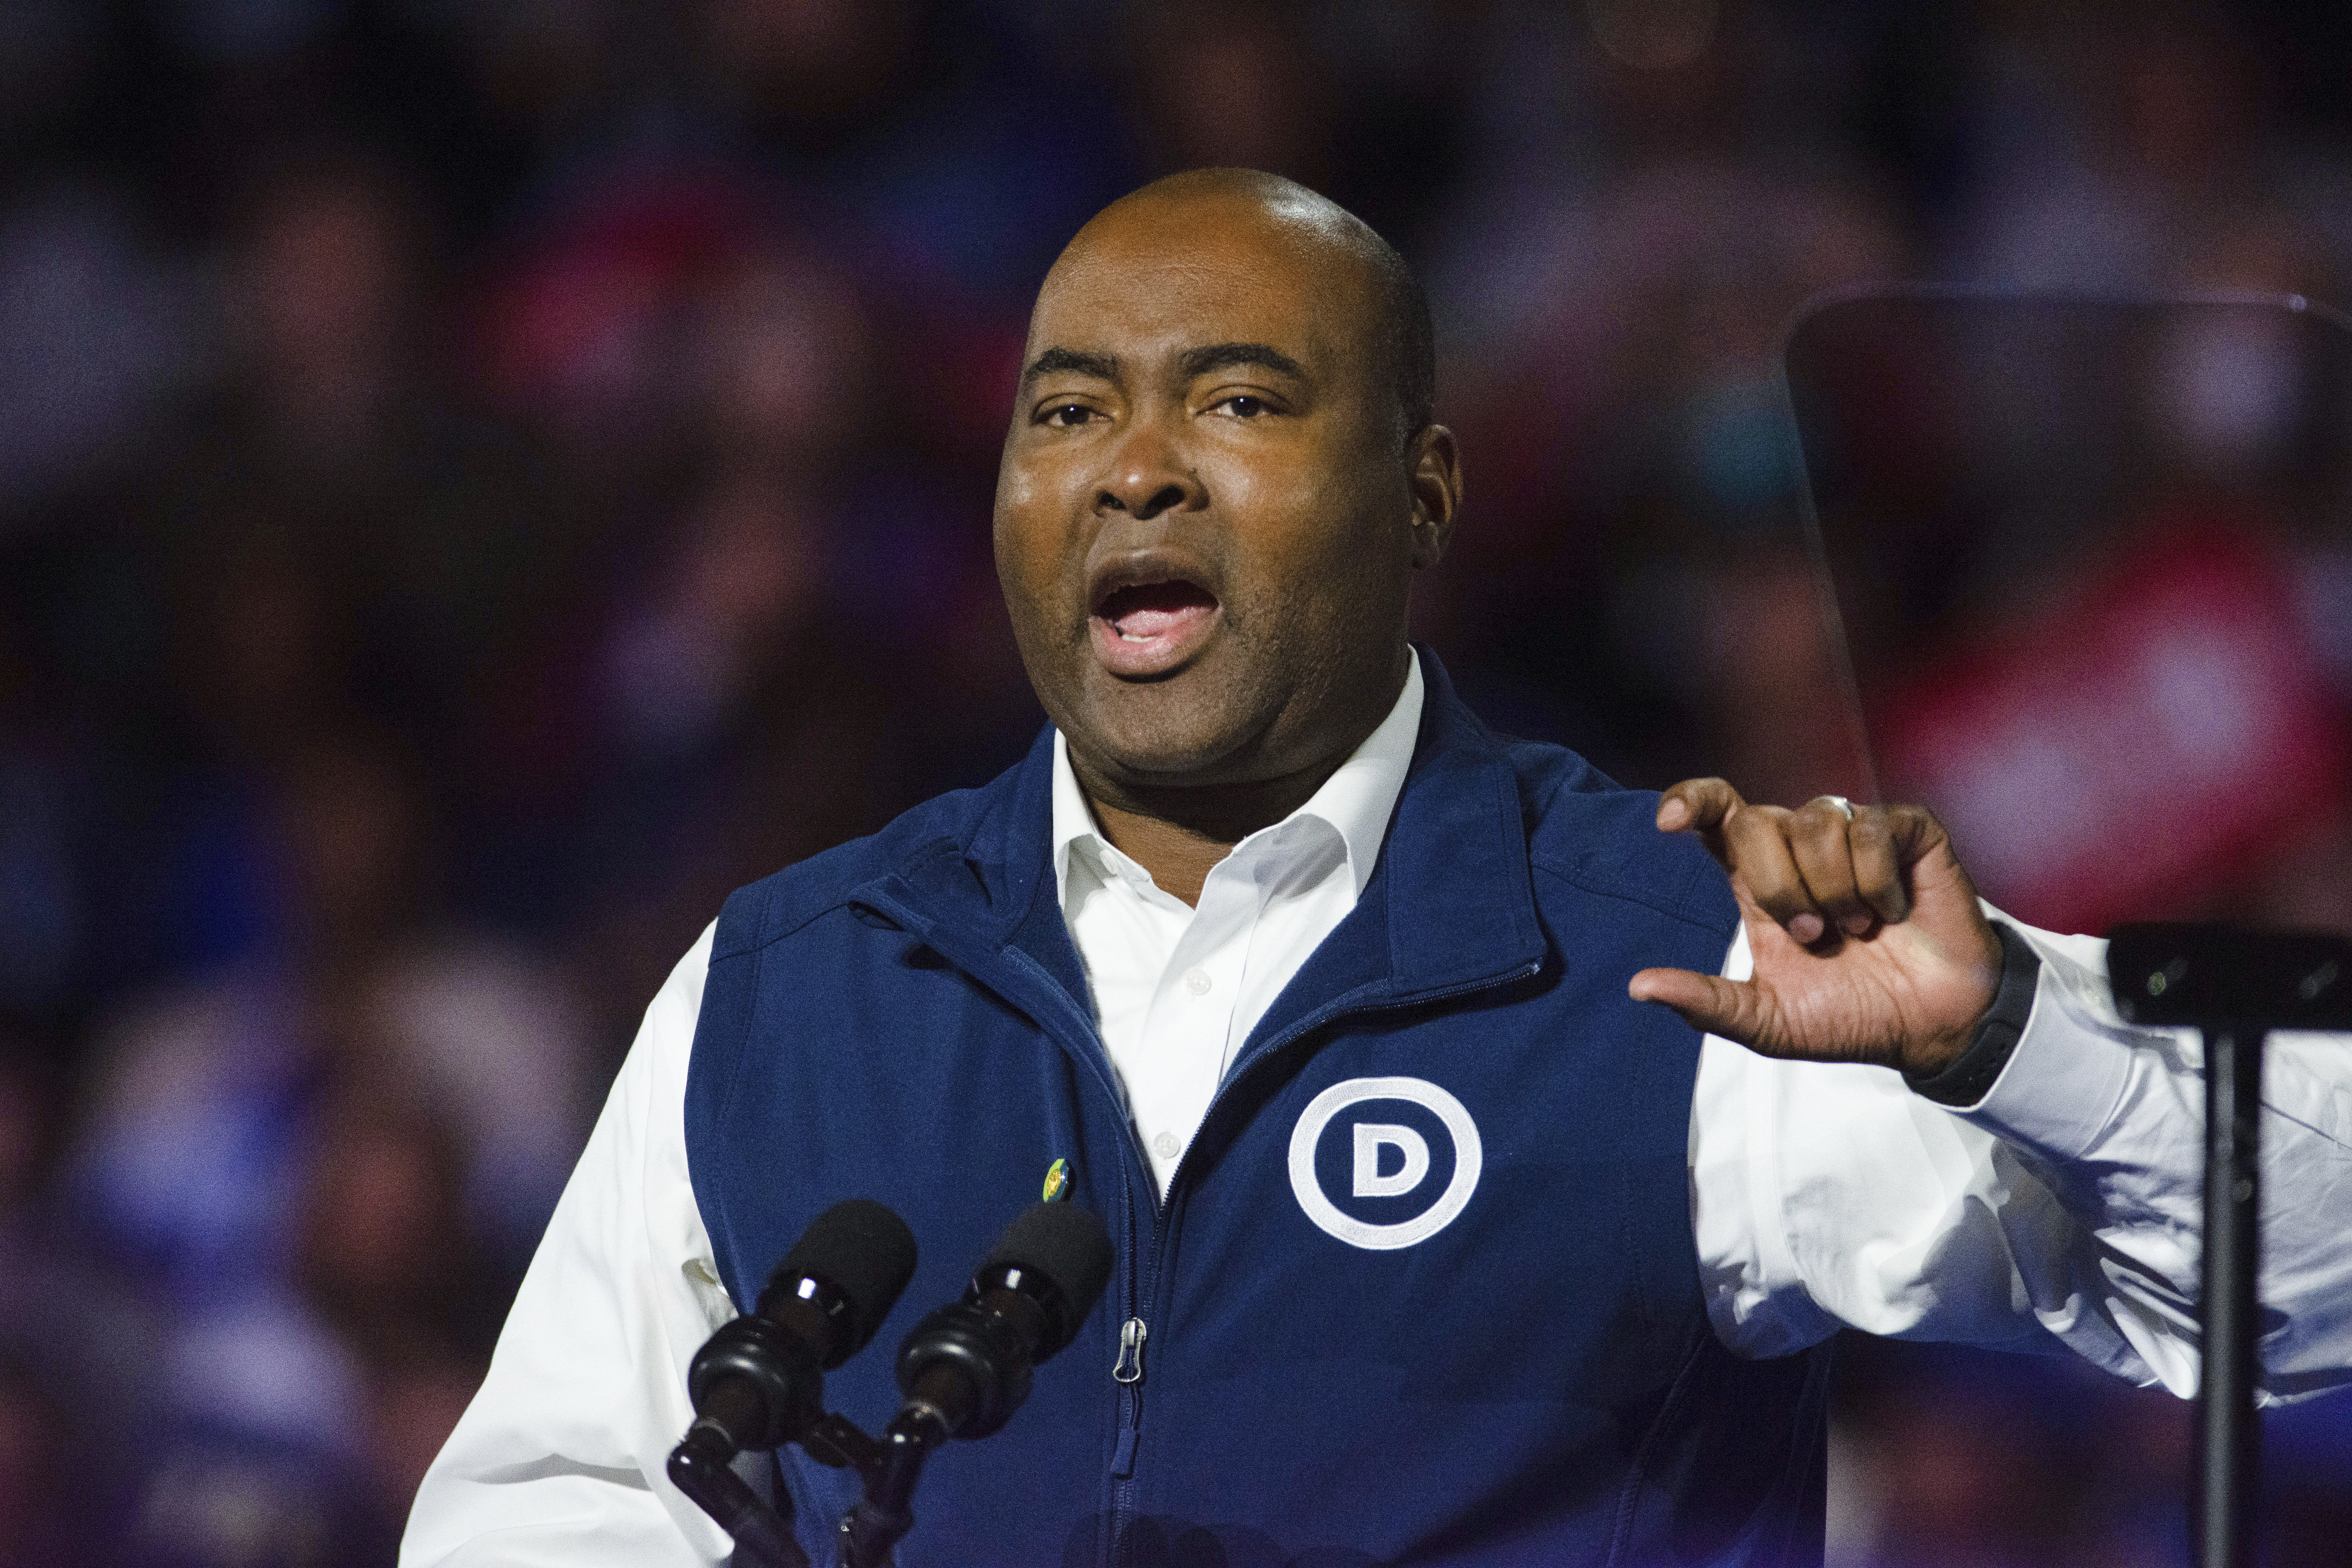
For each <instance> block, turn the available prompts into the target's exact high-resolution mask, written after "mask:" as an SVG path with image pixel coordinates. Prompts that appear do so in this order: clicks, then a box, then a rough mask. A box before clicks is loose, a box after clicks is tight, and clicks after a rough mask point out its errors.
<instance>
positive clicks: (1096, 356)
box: [1021, 343, 1307, 386]
mask: <svg viewBox="0 0 2352 1568" xmlns="http://www.w3.org/2000/svg"><path fill="white" fill-rule="evenodd" d="M1244 365H1255V366H1256V367H1258V368H1259V369H1261V370H1270V371H1273V372H1275V373H1276V374H1280V375H1288V376H1296V377H1297V378H1298V379H1299V380H1301V381H1304V380H1305V379H1306V378H1307V372H1306V371H1305V370H1304V369H1303V368H1302V367H1301V366H1300V365H1299V363H1298V362H1297V360H1295V359H1292V358H1291V357H1290V356H1289V355H1288V354H1286V353H1283V352H1282V351H1281V350H1280V349H1278V348H1276V347H1274V346H1273V345H1272V344H1271V343H1211V344H1210V345H1209V346H1208V347H1206V348H1198V349H1187V350H1185V351H1184V353H1183V354H1182V356H1181V357H1180V358H1179V359H1178V360H1177V362H1176V370H1177V374H1180V375H1181V376H1183V378H1184V379H1185V380H1187V381H1190V380H1192V378H1193V377H1194V376H1200V375H1206V374H1209V373H1210V372H1211V371H1216V370H1233V369H1236V368H1238V367H1241V366H1244ZM1063 374H1069V375H1087V376H1092V377H1094V378H1095V379H1096V380H1097V381H1117V380H1118V356H1117V355H1115V354H1104V353H1089V352H1087V350H1084V349H1065V348H1051V349H1047V350H1046V351H1045V353H1041V354H1039V355H1038V356H1037V357H1036V359H1035V360H1034V361H1032V362H1031V363H1030V366H1029V368H1028V369H1027V370H1025V371H1024V372H1022V373H1021V384H1022V385H1024V386H1026V385H1028V384H1030V383H1031V382H1033V381H1035V380H1036V379H1038V378H1039V377H1040V376H1046V375H1063Z"/></svg>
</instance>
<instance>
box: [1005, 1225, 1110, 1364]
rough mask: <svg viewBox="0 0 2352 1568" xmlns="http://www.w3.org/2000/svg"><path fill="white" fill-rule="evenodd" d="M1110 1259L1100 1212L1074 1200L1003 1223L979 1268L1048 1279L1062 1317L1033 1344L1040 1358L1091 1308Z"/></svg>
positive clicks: (1107, 1275)
mask: <svg viewBox="0 0 2352 1568" xmlns="http://www.w3.org/2000/svg"><path fill="white" fill-rule="evenodd" d="M1111 1258H1112V1253H1111V1245H1110V1233H1109V1232H1108V1230H1106V1229H1104V1228H1103V1222H1102V1219H1101V1216H1099V1215H1097V1214H1096V1213H1095V1212H1094V1211H1093V1210H1092V1209H1087V1208H1081V1207H1079V1206H1078V1205H1076V1204H1072V1203H1046V1204H1038V1205H1035V1206H1034V1207H1033V1208H1031V1209H1030V1210H1029V1212H1028V1213H1027V1214H1024V1215H1022V1216H1021V1217H1020V1218H1019V1219H1016V1220H1014V1221H1013V1223H1012V1224H1011V1225H1009V1226H1005V1227H1004V1234H1003V1236H1002V1237H998V1238H997V1242H996V1246H995V1247H993V1248H992V1249H991V1250H990V1252H989V1254H988V1260H987V1261H986V1262H984V1263H982V1265H981V1272H982V1273H983V1274H985V1273H988V1272H989V1271H990V1270H992V1269H995V1268H1008V1267H1010V1268H1023V1269H1026V1270H1030V1271H1033V1272H1034V1273H1037V1274H1041V1275H1043V1276H1045V1278H1046V1279H1050V1280H1052V1281H1053V1283H1054V1289H1055V1291H1056V1292H1057V1293H1059V1295H1060V1296H1061V1298H1062V1306H1063V1309H1064V1317H1063V1321H1061V1322H1060V1323H1058V1324H1055V1326H1054V1328H1053V1329H1052V1330H1051V1331H1049V1335H1048V1338H1047V1340H1045V1341H1043V1342H1040V1343H1039V1344H1038V1346H1037V1350H1036V1352H1035V1353H1036V1359H1037V1360H1039V1361H1044V1360H1045V1358H1046V1357H1047V1356H1049V1355H1051V1354H1053V1353H1054V1352H1055V1351H1057V1350H1060V1349H1061V1348H1062V1347H1063V1346H1064V1345H1066V1344H1067V1343H1068V1342H1070V1339H1071V1336H1073V1335H1075V1334H1076V1332H1077V1331H1078V1325H1079V1324H1080V1323H1082V1322H1084V1321H1086V1318H1087V1313H1088V1312H1091V1311H1093V1310H1094V1309H1095V1302H1096V1301H1097V1300H1100V1299H1101V1297H1102V1293H1103V1287H1104V1286H1105V1285H1108V1284H1109V1283H1110V1268H1111Z"/></svg>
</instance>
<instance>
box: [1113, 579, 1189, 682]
mask: <svg viewBox="0 0 2352 1568" xmlns="http://www.w3.org/2000/svg"><path fill="white" fill-rule="evenodd" d="M1216 614H1217V596H1216V595H1214V594H1212V593H1210V592H1209V591H1208V590H1207V589H1206V588H1203V587H1202V586H1201V585H1200V584H1197V583H1191V582H1186V581H1184V580H1183V579H1181V578H1171V579H1170V580H1168V581H1166V582H1160V583H1131V584H1127V585H1126V586H1124V587H1121V588H1116V589H1113V590H1112V591H1111V592H1110V593H1108V594H1106V595H1103V596H1102V599H1101V602H1100V603H1098V604H1097V605H1096V606H1095V613H1094V627H1095V646H1096V647H1097V649H1098V650H1099V651H1100V653H1101V655H1102V657H1103V660H1104V662H1105V663H1106V664H1108V666H1109V667H1110V668H1112V669H1113V670H1115V671H1117V672H1118V673H1119V674H1122V675H1150V674H1156V673H1159V672H1160V671H1161V670H1164V669H1166V668H1169V667H1170V666H1171V665H1173V664H1175V663H1176V662H1178V661H1179V660H1181V658H1184V657H1185V656H1186V655H1187V654H1189V653H1191V652H1192V649H1193V648H1194V647H1197V646H1198V645H1199V643H1200V641H1201V639H1202V637H1206V636H1207V635H1208V630H1209V626H1210V623H1211V622H1213V620H1214V619H1215V618H1216Z"/></svg>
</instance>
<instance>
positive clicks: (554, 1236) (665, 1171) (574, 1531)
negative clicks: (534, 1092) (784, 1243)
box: [400, 930, 735, 1568]
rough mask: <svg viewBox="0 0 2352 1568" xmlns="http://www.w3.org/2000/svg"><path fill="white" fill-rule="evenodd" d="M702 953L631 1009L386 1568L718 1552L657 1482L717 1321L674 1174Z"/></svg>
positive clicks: (720, 1301)
mask: <svg viewBox="0 0 2352 1568" xmlns="http://www.w3.org/2000/svg"><path fill="white" fill-rule="evenodd" d="M711 940H712V932H711V931H709V930H706V931H704V932H703V933H702V937H701V940H699V941H698V942H696V943H695V944H694V946H693V947H692V948H691V949H689V950H688V952H687V954H686V956H685V957H684V958H683V959H681V960H680V961H679V963H678V965H677V969H676V970H675V971H673V972H672V973H671V974H670V977H669V980H668V981H667V984H664V985H663V986H662V988H661V990H660V991H659V992H658V993H657V994H656V995H655V997H654V1000H653V1005H651V1006H650V1007H648V1008H647V1009H646V1018H645V1024H644V1026H643V1027H642V1028H641V1029H640V1030H639V1031H638V1033H637V1037H636V1041H635V1045H634V1046H632V1047H631V1048H630V1051H629V1055H628V1058H627V1060H626V1061H625V1063H624V1064H623V1066H622V1068H621V1071H620V1076H619V1077H618V1078H617V1079H615V1080H614V1085H613V1091H612V1095H611V1097H610V1098H609V1099H608V1100H606V1101H605V1103H604V1111H603V1113H602V1115H600V1116H599V1117H598V1119H597V1121H596V1127H595V1131H593V1133H591V1134H590V1136H589V1139H588V1146H587V1149H586V1151H585V1152H583V1153H582V1155H581V1157H580V1163H579V1165H578V1166H577V1167H576V1168H575V1169H574V1170H573V1171H572V1179H571V1181H570V1183H569V1184H567V1185H566V1186H565V1188H564V1190H563V1196H562V1201H561V1202H559V1203H558V1204H557V1205H556V1208H555V1214H554V1217H553V1218H552V1219H551V1221H550V1222H549V1224H548V1228H547V1234H546V1236H545V1237H544V1238H543V1239H542V1240H541V1242H540V1246H539V1251H538V1253H537V1255H536V1256H535V1257H533V1258H532V1259H531V1264H530V1271H529V1272H528V1273H526V1274H525V1275H524V1277H523V1281H522V1287H521V1289H520V1291H518V1292H517V1294H516V1297H515V1303H514V1307H513V1310H511V1311H510V1312H509V1314H508V1317H507V1322H506V1327H505V1329H504V1331H502V1332H501V1333H500V1334H499V1343H498V1349H497V1351H496V1352H495V1353H494V1354H493V1355H492V1357H491V1360H490V1370H489V1374H488V1377H487V1378H486V1379H485V1380H484V1382H483V1384H482V1387H481V1391H480V1392H479V1393H478V1394H476V1395H475V1396H474V1402H473V1404H472V1405H470V1406H468V1407H467V1411H466V1414H465V1415H464V1416H463V1417H462V1418H461V1419H460V1420H459V1421H458V1423H457V1430H456V1431H454V1432H453V1433H452V1434H451V1435H450V1437H449V1441H448V1444H447V1446H446V1447H444V1448H443V1449H442V1451H441V1455H440V1457H439V1458H437V1459H436V1460H435V1461H434V1463H433V1466H432V1468H431V1469H430V1470H428V1471H427V1472H426V1474H425V1482H424V1485H423V1486H422V1487H421V1488H420V1489H418V1491H417V1495H416V1501H415V1506H414V1507H413V1508H412V1510H410V1513H409V1518H408V1531H407V1535H406V1538H405V1539H404V1541H403V1542H401V1550H400V1563H401V1568H427V1565H428V1564H451V1565H472V1564H488V1563H497V1564H500V1565H502V1568H557V1565H559V1564H561V1565H562V1568H598V1565H601V1564H611V1565H612V1568H622V1565H624V1564H626V1565H629V1568H648V1565H658V1564H676V1565H678V1568H686V1565H688V1564H710V1563H721V1562H723V1561H724V1560H725V1559H726V1557H727V1554H728V1552H730V1550H731V1547H730V1542H729V1541H728V1538H727V1536H726V1535H725V1534H724V1533H723V1532H722V1531H719V1528H718V1526H717V1525H715V1524H713V1523H712V1522H711V1521H710V1520H709V1517H708V1516H707V1515H705V1514H704V1513H703V1512H702V1511H701V1510H699V1509H698V1508H697V1507H696V1506H695V1505H694V1504H693V1502H691V1501H690V1500H688V1499H687V1498H686V1497H685V1496H684V1495H683V1494H681V1493H680V1492H678V1491H677V1489H676V1488H674V1487H672V1486H671V1485H670V1483H669V1479H668V1478H667V1475H666V1474H665V1472H664V1466H665V1464H666V1462H667V1458H668V1456H669V1450H670V1449H671V1448H672V1447H674V1446H675V1445H676V1444H677V1440H678V1438H679V1437H680V1436H682V1435H684V1433H685V1431H686V1428H687V1426H688V1424H689V1423H690V1422H691V1421H692V1420H693V1418H694V1412H693V1408H692V1406H691V1405H690V1404H689V1403H688V1399H687V1394H686V1366H687V1363H688V1360H690V1359H691V1358H692V1356H693V1354H694V1352H695V1351H696V1350H697V1349H698V1348H699V1347H700V1346H701V1344H702V1342H703V1341H704V1340H705V1339H707V1338H708V1337H709V1334H710V1332H711V1331H712V1330H713V1329H715V1328H717V1327H718V1326H719V1324H721V1323H723V1322H725V1321H727V1320H729V1319H730V1318H732V1317H733V1316H734V1315H735V1310H734V1307H733V1304H732V1303H731V1302H730V1300H729V1298H728V1296H727V1293H726V1291H725V1290H724V1289H722V1288H721V1287H720V1286H719V1276H718V1270H717V1268H716V1267H715V1265H714V1264H713V1262H712V1258H711V1249H710V1242H709V1237H708V1236H707V1235H706V1234H705V1232H704V1230H703V1226H702V1217H701V1215H700V1213H699V1211H698V1209H697V1208H696V1207H695V1202H694V1191H693V1187H692V1185H691V1184H690V1182H689V1180H688V1174H687V1166H686V1125H685V1104H686V1069H687V1061H688V1056H689V1054H690V1053H691V1050H692V1047H693V1044H694V1026H695V1020H696V1017H697V1016H698V1014H699V1013H700V1011H701V1006H702V987H703V981H704V977H705V975H706V973H707V972H708V970H709V962H710V946H711Z"/></svg>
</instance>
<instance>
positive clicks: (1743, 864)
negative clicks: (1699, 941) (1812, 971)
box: [1658, 778, 1972, 947]
mask: <svg viewBox="0 0 2352 1568" xmlns="http://www.w3.org/2000/svg"><path fill="white" fill-rule="evenodd" d="M1849 808H1850V809H1851V815H1848V812H1849ZM1658 826H1659V828H1660V829H1661V830H1662V831H1664V832H1668V833H1694V834H1696V835H1697V836H1698V837H1699V838H1700V840H1701V841H1702V842H1703V843H1705V844H1706V848H1707V852H1708V853H1709V854H1711V855H1713V856H1714V857H1715V858H1716V859H1717V861H1719V862H1720V863H1721V864H1722V866H1723V868H1724V869H1726V870H1727V871H1732V872H1736V873H1738V877H1739V879H1740V883H1741V885H1742V886H1744V887H1745V889H1747V892H1748V896H1749V898H1750V899H1751V900H1753V901H1754V902H1755V904H1756V905H1757V907H1758V908H1759V909H1760V910H1762V911H1763V912H1764V913H1765V914H1766V915H1768V916H1769V917H1770V918H1771V920H1772V921H1774V922H1775V923H1776V924H1778V925H1780V927H1782V928H1783V929H1784V930H1786V931H1788V933H1789V934H1790V936H1791V937H1793V938H1795V939H1796V940H1797V941H1798V942H1801V943H1802V944H1804V945H1806V946H1809V947H1810V946H1811V945H1812V944H1813V943H1815V942H1820V941H1821V940H1822V938H1823V937H1824V936H1826V935H1827V934H1828V933H1829V932H1830V931H1832V930H1835V931H1843V932H1844V933H1845V934H1846V935H1848V936H1854V937H1860V936H1866V935H1868V934H1869V933H1870V932H1871V931H1873V930H1874V929H1876V928H1877V927H1878V926H1881V925H1888V924H1893V923H1894V922H1895V921H1903V920H1907V919H1909V918H1910V914H1911V909H1912V903H1913V895H1914V892H1915V889H1914V888H1913V886H1912V881H1913V878H1914V874H1915V872H1917V871H1920V870H1922V869H1927V868H1933V867H1927V868H1923V865H1922V863H1923V862H1927V861H1929V860H1930V859H1931V858H1933V865H1934V866H1940V865H1941V864H1942V862H1944V861H1947V860H1948V859H1949V858H1950V856H1949V853H1948V838H1947V836H1946V834H1945V832H1944V826H1943V824H1942V823H1940V822H1938V821H1937V820H1936V817H1935V815H1934V814H1933V813H1932V812H1929V811H1928V810H1927V809H1926V808H1925V807H1924V806H1916V805H1851V803H1842V802H1841V801H1840V800H1838V799H1837V798H1836V797H1834V796H1831V795H1822V796H1818V797H1816V798H1815V799H1813V800H1811V801H1808V802H1807V803H1806V804H1804V805H1801V806H1799V807H1798V808H1796V809H1795V810H1794V811H1790V810H1788V809H1786V808H1784V807H1781V806H1777V805H1750V804H1749V803H1748V802H1747V801H1746V800H1743V799H1742V798H1741V797H1740V794H1739V792H1738V790H1736V789H1734V788H1733V787H1732V786H1731V785H1730V784H1727V783H1726V782H1725V781H1724V780H1722V779H1717V778H1704V779H1685V780H1684V781H1683V782H1682V783H1680V784H1675V785H1674V786H1673V787H1672V788H1670V789H1668V790H1667V791H1666V792H1665V793H1664V795H1662V796H1661V797H1660V798H1659V801H1658ZM1938 851H1943V853H1941V854H1939V853H1938ZM1951 875H1953V876H1955V877H1961V878H1964V875H1965V874H1964V873H1960V872H1959V871H1958V867H1957V865H1954V866H1953V867H1952V868H1951ZM1969 891H1971V892H1972V889H1970V890H1969Z"/></svg>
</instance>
